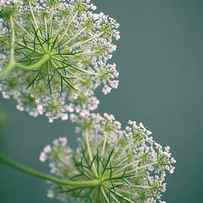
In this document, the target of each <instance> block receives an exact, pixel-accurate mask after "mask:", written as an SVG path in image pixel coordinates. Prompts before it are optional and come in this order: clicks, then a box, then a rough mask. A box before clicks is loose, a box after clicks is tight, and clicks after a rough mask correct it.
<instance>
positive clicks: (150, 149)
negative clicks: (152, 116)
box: [40, 114, 176, 203]
mask: <svg viewBox="0 0 203 203" xmlns="http://www.w3.org/2000/svg"><path fill="white" fill-rule="evenodd" d="M71 119H72V121H73V122H75V123H76V124H77V127H76V132H77V133H81V135H82V136H81V137H80V145H79V146H78V148H77V150H76V151H72V150H71V148H70V147H68V145H67V140H66V139H65V138H59V139H58V140H55V141H54V142H53V145H51V146H46V147H45V149H44V150H43V152H42V153H41V155H40V160H41V161H42V162H45V161H48V162H49V166H50V169H51V173H53V174H55V175H57V176H58V177H61V178H62V179H63V180H79V181H84V180H94V179H96V180H101V182H100V184H99V185H98V186H95V187H90V188H88V187H87V188H74V189H70V188H68V187H67V186H65V185H57V184H53V183H51V186H50V190H49V192H48V197H50V198H57V199H60V200H64V201H66V202H67V201H68V200H69V201H71V199H72V200H73V202H88V203H89V202H106V203H108V202H111V203H114V202H115V203H118V202H121V203H125V202H132V203H133V202H136V203H141V202H143V203H157V202H160V203H163V202H165V201H162V193H163V192H165V190H166V174H167V172H169V173H171V174H172V173H173V172H174V165H175V162H176V161H175V160H174V158H173V157H172V156H171V153H170V148H169V147H168V146H166V147H162V146H161V145H160V144H158V143H156V142H155V141H154V140H153V138H152V136H151V132H150V131H149V130H147V129H146V128H145V127H144V126H143V124H142V123H136V122H135V121H129V123H128V126H127V127H126V128H124V129H122V127H121V123H120V122H118V121H116V120H115V118H114V116H113V115H109V114H104V115H103V116H101V115H100V114H90V115H89V116H87V117H85V118H84V117H81V116H76V115H72V116H71ZM98 193H99V195H98ZM98 198H99V199H98Z"/></svg>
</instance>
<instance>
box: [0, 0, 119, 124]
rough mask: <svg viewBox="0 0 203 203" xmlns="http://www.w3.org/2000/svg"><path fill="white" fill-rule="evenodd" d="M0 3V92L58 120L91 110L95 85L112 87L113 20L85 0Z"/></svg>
mask: <svg viewBox="0 0 203 203" xmlns="http://www.w3.org/2000/svg"><path fill="white" fill-rule="evenodd" d="M0 5H1V7H0V91H1V93H2V95H3V97H4V98H10V97H12V98H14V99H15V100H16V101H17V108H18V109H20V110H23V111H27V112H29V114H30V115H32V116H37V115H40V114H45V115H46V116H48V117H49V119H50V121H53V120H54V119H58V118H61V119H63V120H64V119H67V118H68V114H69V113H71V112H72V111H75V112H79V113H81V112H83V111H84V110H87V111H92V110H94V109H96V108H97V104H98V100H97V99H96V98H95V96H94V92H95V89H96V88H98V87H99V86H101V87H102V86H103V87H102V92H103V93H104V94H108V93H109V92H111V89H114V88H117V87H118V75H119V74H118V71H117V70H116V65H115V64H109V63H108V61H109V59H111V57H112V53H113V52H114V51H115V50H116V45H115V44H114V41H115V40H118V39H119V38H120V35H119V31H118V30H117V29H118V27H119V24H118V23H117V22H116V21H115V20H114V19H113V18H111V17H109V16H108V15H104V14H103V13H96V12H95V10H96V6H95V5H93V4H92V3H91V1H90V0H52V1H50V0H34V1H33V0H32V1H31V0H28V1H27V0H23V1H18V0H9V1H5V0H2V1H0ZM3 5H4V6H3ZM69 110H71V112H70V111H69Z"/></svg>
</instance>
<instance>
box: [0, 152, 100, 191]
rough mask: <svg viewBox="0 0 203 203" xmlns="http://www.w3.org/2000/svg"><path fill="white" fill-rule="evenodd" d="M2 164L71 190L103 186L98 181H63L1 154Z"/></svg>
mask: <svg viewBox="0 0 203 203" xmlns="http://www.w3.org/2000/svg"><path fill="white" fill-rule="evenodd" d="M0 164H3V165H7V166H9V167H11V168H13V169H15V170H17V171H19V172H21V173H24V174H27V175H30V176H33V177H36V178H39V179H42V180H46V181H50V182H52V183H55V184H59V185H64V186H67V187H70V188H91V187H97V186H99V185H100V184H101V183H100V181H99V180H97V179H94V180H87V181H84V180H81V181H80V180H78V181H71V180H62V179H60V178H57V177H54V176H51V175H47V174H45V173H42V172H40V171H37V170H35V169H32V168H30V167H27V166H25V165H23V164H20V163H18V162H16V161H14V160H11V159H8V158H7V157H6V156H4V155H1V154H0Z"/></svg>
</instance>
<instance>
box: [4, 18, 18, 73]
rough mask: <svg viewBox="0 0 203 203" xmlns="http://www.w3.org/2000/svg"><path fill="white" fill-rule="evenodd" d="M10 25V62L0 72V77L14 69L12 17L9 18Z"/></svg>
mask: <svg viewBox="0 0 203 203" xmlns="http://www.w3.org/2000/svg"><path fill="white" fill-rule="evenodd" d="M10 25H11V51H10V60H9V64H8V66H7V67H6V68H5V69H4V70H3V71H2V72H1V74H0V77H5V76H7V74H8V73H10V71H11V70H12V69H13V68H14V64H15V57H14V55H15V29H14V22H13V17H12V16H11V17H10Z"/></svg>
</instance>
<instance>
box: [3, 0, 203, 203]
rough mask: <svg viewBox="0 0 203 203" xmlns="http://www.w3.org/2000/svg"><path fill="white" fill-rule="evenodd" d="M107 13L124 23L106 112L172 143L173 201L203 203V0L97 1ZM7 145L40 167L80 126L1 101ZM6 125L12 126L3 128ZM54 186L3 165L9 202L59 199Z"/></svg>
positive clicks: (5, 149) (43, 202)
mask: <svg viewBox="0 0 203 203" xmlns="http://www.w3.org/2000/svg"><path fill="white" fill-rule="evenodd" d="M95 2H96V4H97V6H98V8H99V10H100V11H104V12H105V13H107V14H111V16H113V17H115V18H116V19H117V20H118V21H119V22H120V24H121V28H120V30H121V40H120V42H119V49H118V51H117V52H116V54H115V55H114V58H113V60H114V61H115V62H116V63H117V64H118V67H119V71H120V88H119V89H118V90H117V91H113V92H112V94H110V95H109V96H106V97H101V96H100V98H101V103H100V108H99V110H98V111H100V112H111V113H113V114H115V116H116V118H117V119H118V120H120V121H122V122H124V123H126V122H127V120H129V119H131V120H137V121H142V122H143V123H144V124H145V126H146V127H148V128H149V129H151V130H152V131H153V135H154V138H155V139H156V140H157V141H158V142H160V143H161V144H163V145H166V144H168V145H170V146H171V148H172V152H173V154H174V156H175V158H176V160H177V166H176V172H175V174H174V175H173V176H168V190H167V192H166V194H165V195H164V198H165V200H166V201H167V202H168V203H201V202H203V195H202V192H203V189H202V184H203V173H202V171H203V159H202V156H203V147H202V143H203V134H202V131H203V125H202V121H203V90H202V88H203V2H202V1H201V0H193V1H191V0H167V1H163V0H153V1H152V0H125V1H123V0H96V1H95ZM0 108H1V109H2V113H1V114H0V115H1V116H0V123H1V124H0V127H1V128H0V150H1V151H3V152H5V153H6V154H8V155H9V156H10V157H12V158H14V159H16V160H18V161H20V162H22V163H26V164H28V165H30V166H33V167H34V168H37V169H41V170H44V171H47V168H46V167H45V166H44V165H42V164H41V163H40V162H39V161H38V156H39V153H40V151H41V150H42V148H43V147H44V145H46V144H47V143H50V142H51V141H52V140H53V139H54V138H55V137H59V136H68V138H69V140H70V142H71V144H72V145H73V146H74V145H75V143H76V137H75V135H74V134H73V126H72V125H71V124H69V123H67V122H60V121H57V122H55V123H54V124H49V123H48V121H47V119H46V118H38V119H33V118H31V117H29V116H28V115H27V114H26V113H20V112H17V111H16V109H15V103H14V102H13V101H10V100H3V99H0ZM3 126H4V128H2V127H3ZM46 189H47V185H46V184H45V183H44V182H41V181H40V180H37V179H35V178H32V177H27V176H24V175H22V174H19V173H18V172H16V171H13V170H10V169H8V168H7V167H2V166H0V202H1V203H28V202H29V203H39V202H40V203H49V202H50V203H51V202H55V203H57V201H56V200H53V201H50V200H48V199H47V198H46Z"/></svg>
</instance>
